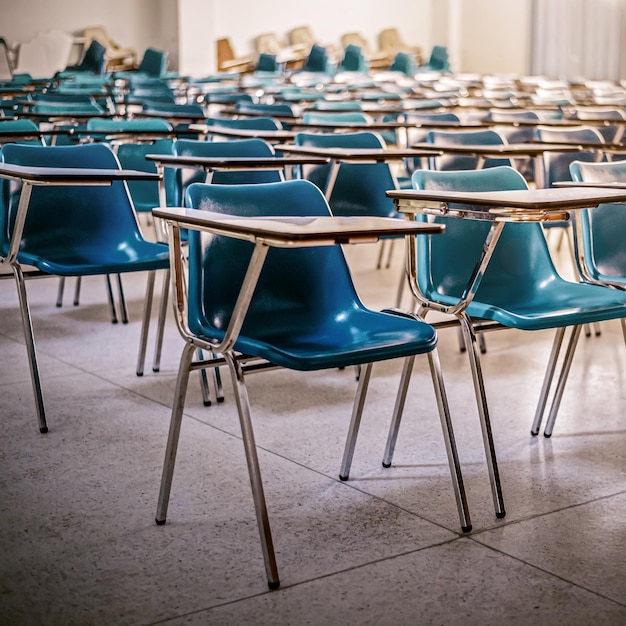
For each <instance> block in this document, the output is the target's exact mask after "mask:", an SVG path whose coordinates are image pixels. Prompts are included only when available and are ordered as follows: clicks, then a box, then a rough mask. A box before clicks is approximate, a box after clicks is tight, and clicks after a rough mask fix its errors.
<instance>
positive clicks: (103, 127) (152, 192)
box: [87, 118, 181, 213]
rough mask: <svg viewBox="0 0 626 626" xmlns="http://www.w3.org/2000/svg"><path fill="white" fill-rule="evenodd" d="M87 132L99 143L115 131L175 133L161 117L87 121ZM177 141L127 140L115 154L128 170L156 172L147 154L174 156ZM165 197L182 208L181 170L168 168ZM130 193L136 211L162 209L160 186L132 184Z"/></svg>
mask: <svg viewBox="0 0 626 626" xmlns="http://www.w3.org/2000/svg"><path fill="white" fill-rule="evenodd" d="M87 130H88V131H92V132H93V135H92V136H95V138H96V139H98V140H103V139H104V138H105V137H106V134H107V132H109V133H110V132H111V131H118V130H119V131H129V132H132V131H133V130H141V131H151V130H155V131H171V130H172V125H171V124H169V123H168V122H166V121H165V120H164V119H160V118H149V119H130V120H109V119H101V118H92V119H89V120H87ZM173 144H174V141H173V139H171V138H168V137H166V138H163V139H156V140H152V141H148V142H146V141H143V142H142V141H141V139H138V140H137V141H136V142H134V141H125V142H123V143H120V144H118V145H117V147H116V149H115V152H116V154H117V158H118V160H119V162H120V165H121V166H122V167H123V168H124V169H129V170H140V171H142V172H156V171H157V168H156V164H155V163H154V162H153V161H148V160H147V159H146V154H172V152H173ZM164 178H165V197H166V203H167V206H180V204H181V192H180V174H179V172H178V170H177V169H174V168H165V172H164ZM127 184H128V190H129V191H130V197H131V198H132V201H133V205H134V207H135V211H138V212H140V213H147V212H150V211H151V210H152V209H153V208H154V207H156V206H159V204H160V202H159V186H158V183H156V182H153V181H128V183H127Z"/></svg>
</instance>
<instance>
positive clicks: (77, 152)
mask: <svg viewBox="0 0 626 626" xmlns="http://www.w3.org/2000/svg"><path fill="white" fill-rule="evenodd" d="M0 159H1V160H2V162H4V163H11V164H14V165H24V166H42V167H56V168H58V167H71V168H90V169H120V166H119V162H118V160H117V158H116V157H115V155H114V154H113V152H112V151H111V149H110V148H109V147H108V146H107V145H105V144H86V145H79V146H59V147H56V146H22V145H16V144H6V145H4V146H3V147H2V149H1V150H0ZM20 192H21V189H19V188H18V189H15V190H13V192H12V193H11V196H10V198H9V202H8V205H7V207H6V208H7V210H6V211H3V212H2V214H1V215H0V255H2V256H6V254H7V252H8V246H9V241H10V235H11V232H12V229H13V221H14V219H15V214H16V211H17V206H18V202H19V198H20V195H21V193H20ZM23 265H25V266H32V267H34V268H36V269H37V270H39V271H41V272H43V273H44V274H50V275H54V276H97V275H107V274H120V273H125V272H139V271H148V283H147V284H148V287H147V291H146V298H145V309H144V316H143V322H142V331H141V341H140V354H141V352H142V350H144V351H145V342H146V339H147V333H148V326H149V322H150V308H151V304H152V294H153V288H154V280H155V276H156V270H160V269H164V270H168V268H169V254H168V249H167V246H166V245H164V244H162V243H153V242H150V241H146V240H145V239H144V238H143V235H142V234H141V230H140V229H139V224H138V223H137V217H136V215H135V212H134V210H133V205H132V202H131V200H130V197H129V195H128V191H127V188H126V186H125V185H124V182H123V181H114V182H113V183H112V184H111V185H104V186H74V185H70V186H36V187H34V188H33V189H32V193H31V196H30V201H29V205H28V214H27V218H26V223H25V226H24V232H23V236H22V240H21V245H20V249H19V252H18V254H17V262H16V265H15V266H14V273H15V278H16V282H17V287H18V292H19V294H20V308H21V313H22V318H23V321H24V329H25V331H24V332H25V335H26V337H25V339H26V344H27V346H29V349H28V356H29V360H30V365H31V374H32V379H33V389H34V392H35V400H36V404H37V411H38V416H39V427H40V430H41V432H47V424H46V420H45V411H44V404H43V397H42V393H41V388H40V383H39V373H38V366H37V356H36V351H35V340H34V336H33V334H32V324H31V317H30V311H29V307H28V300H27V296H26V286H25V283H24V278H23V274H22V271H21V266H23Z"/></svg>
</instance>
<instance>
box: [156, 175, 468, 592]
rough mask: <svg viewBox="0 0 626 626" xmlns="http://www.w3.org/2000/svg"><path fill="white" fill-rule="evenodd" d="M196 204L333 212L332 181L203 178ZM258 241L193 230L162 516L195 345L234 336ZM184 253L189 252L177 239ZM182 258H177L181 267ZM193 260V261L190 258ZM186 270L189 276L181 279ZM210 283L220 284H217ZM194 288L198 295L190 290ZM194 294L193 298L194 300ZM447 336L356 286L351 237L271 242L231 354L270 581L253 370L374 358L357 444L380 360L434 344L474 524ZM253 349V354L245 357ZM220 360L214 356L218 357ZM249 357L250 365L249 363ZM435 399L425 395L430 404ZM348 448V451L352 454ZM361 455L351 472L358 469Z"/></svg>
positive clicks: (445, 417)
mask: <svg viewBox="0 0 626 626" xmlns="http://www.w3.org/2000/svg"><path fill="white" fill-rule="evenodd" d="M186 201H187V205H188V206H190V207H192V208H194V209H196V210H199V211H200V210H207V209H208V210H210V211H213V212H218V213H222V214H227V215H236V216H241V217H258V216H303V217H306V218H307V219H311V218H314V217H327V216H329V215H330V210H329V207H328V204H327V203H326V201H325V200H324V197H323V195H322V194H321V192H320V191H319V190H318V189H317V188H316V187H315V186H314V185H312V184H311V183H309V182H307V181H303V180H296V181H287V182H282V183H274V184H260V185H203V184H198V185H192V186H191V187H189V189H188V190H187V199H186ZM252 248H253V247H252V246H251V245H250V244H249V243H248V242H244V241H240V240H235V239H232V238H228V237H223V236H211V237H205V236H201V235H200V233H199V232H198V231H191V232H190V235H189V274H188V277H189V281H188V285H187V283H186V280H185V277H184V276H183V275H181V276H179V277H178V278H177V280H176V284H179V285H180V289H179V290H178V291H177V295H176V297H177V300H178V302H179V305H178V306H179V307H181V308H180V309H179V310H181V311H182V310H183V308H184V310H185V311H186V315H185V316H184V317H183V318H182V319H180V320H179V328H180V330H181V332H182V333H183V335H184V337H185V347H184V349H183V353H182V356H181V360H180V366H179V370H178V372H179V373H178V381H177V385H176V397H175V398H174V400H173V404H172V406H173V410H172V417H171V424H170V430H169V437H168V442H167V449H166V453H165V463H164V468H163V474H162V479H161V489H160V492H159V499H158V506H157V514H156V522H157V524H164V523H165V522H166V516H167V509H168V503H169V498H170V491H171V484H172V478H173V474H174V465H175V458H176V452H177V447H178V440H179V433H180V428H181V422H182V418H183V410H184V403H185V396H186V388H187V381H188V377H189V371H190V368H191V366H192V358H193V354H194V350H196V349H197V348H201V349H203V350H206V351H215V349H216V347H219V344H220V342H221V341H222V339H223V338H224V335H225V329H226V328H227V326H228V324H229V321H230V319H231V316H232V314H233V310H234V306H235V301H236V299H237V297H238V294H239V289H240V286H241V282H242V280H243V277H244V275H245V273H246V269H247V267H248V264H249V262H250V260H251V256H252ZM173 254H174V255H177V254H178V252H176V251H174V252H173ZM178 269H179V268H177V271H178ZM180 269H182V268H180ZM179 281H180V282H179ZM206 286H210V289H207V288H206ZM186 294H188V297H187V296H186ZM185 302H186V306H184V307H183V303H185ZM436 343H437V336H436V334H435V332H434V330H433V328H432V327H431V326H430V325H428V324H426V323H424V322H423V321H421V320H419V319H417V318H415V317H412V316H407V315H394V314H391V313H388V312H379V311H374V310H371V309H368V308H366V307H365V306H364V305H363V303H362V302H361V300H360V299H359V297H358V295H357V292H356V290H355V288H354V285H353V282H352V278H351V275H350V270H349V268H348V265H347V263H346V260H345V257H344V255H343V253H342V250H341V247H340V246H316V247H309V248H295V249H288V248H281V249H279V248H273V247H272V248H270V249H269V251H268V254H267V257H266V260H265V263H264V265H263V271H262V273H261V276H260V279H259V282H258V284H257V286H256V288H255V290H254V294H253V296H252V300H251V303H250V306H249V308H248V310H247V313H246V315H245V319H244V320H243V325H242V328H241V332H240V333H239V334H238V336H236V337H235V339H234V345H233V346H232V348H227V349H225V350H224V352H223V353H222V354H221V356H222V357H223V360H225V361H226V363H227V364H228V366H229V370H230V372H231V377H232V382H233V388H234V393H235V395H236V398H237V407H238V411H239V418H240V424H241V433H242V439H243V444H244V448H245V453H246V459H247V462H248V471H249V476H250V483H251V487H252V495H253V500H254V503H255V510H256V514H257V520H258V525H259V534H260V538H261V545H262V552H263V556H264V559H265V567H266V573H267V580H268V585H269V587H270V588H271V589H276V588H278V586H279V585H280V580H279V575H278V568H277V563H276V556H275V554H274V548H273V542H272V535H271V528H270V522H269V517H268V512H267V506H266V501H265V496H264V489H263V483H262V479H261V472H260V468H259V463H258V458H257V452H256V445H255V440H254V433H253V426H252V420H251V414H250V405H249V402H248V395H247V391H246V382H245V372H246V371H252V370H254V369H255V366H257V367H256V369H257V371H260V370H261V369H262V368H263V364H265V365H270V366H271V367H281V368H286V369H290V370H297V371H305V372H306V371H313V370H322V369H335V368H339V367H346V366H351V365H362V366H363V367H364V369H365V370H366V373H365V374H363V375H362V376H361V380H360V383H359V387H358V391H357V397H356V400H355V404H354V411H353V419H352V424H351V426H350V428H349V432H350V435H349V437H348V443H347V445H346V450H348V451H350V452H351V448H353V447H354V439H355V437H356V430H357V428H358V422H359V416H360V413H361V408H362V406H363V403H364V400H365V393H366V390H367V383H368V380H369V377H370V372H371V368H372V363H374V362H378V361H383V360H387V359H395V358H403V359H406V361H405V363H406V366H405V372H404V374H405V375H406V376H408V375H409V374H410V367H411V366H412V364H413V360H414V358H415V356H417V355H420V354H426V355H428V358H429V361H430V366H431V374H432V378H433V384H434V386H435V390H436V396H437V398H439V399H440V400H441V402H440V403H439V404H438V406H439V410H440V418H441V422H442V427H443V434H444V438H445V441H446V450H447V452H448V460H449V464H450V468H451V474H452V481H453V485H454V493H455V496H456V501H457V504H458V509H459V516H460V520H461V526H462V529H463V531H468V530H470V529H471V522H470V519H469V511H468V509H467V504H466V499H465V494H464V489H463V482H462V477H461V470H460V466H459V463H458V457H457V454H456V447H455V443H454V436H453V431H452V424H451V422H450V418H449V411H448V407H447V402H446V399H445V391H444V389H443V379H442V376H441V371H440V368H439V362H438V357H437V351H436ZM242 355H245V357H242ZM208 363H210V361H209V362H207V364H208ZM245 363H247V365H246V364H245ZM421 410H423V407H421ZM344 460H345V456H344ZM348 471H349V463H343V467H342V472H341V477H342V478H343V479H347V478H348Z"/></svg>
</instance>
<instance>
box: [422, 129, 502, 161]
mask: <svg viewBox="0 0 626 626" xmlns="http://www.w3.org/2000/svg"><path fill="white" fill-rule="evenodd" d="M426 142H427V143H430V144H433V145H434V146H442V147H445V146H463V145H481V146H483V145H487V146H493V145H502V144H504V139H503V138H502V136H501V135H500V134H499V133H498V132H496V131H495V130H490V129H486V130H459V129H455V130H431V131H430V132H429V133H427V135H426ZM478 164H479V159H478V157H475V156H471V155H463V154H443V155H442V156H438V157H431V158H430V168H431V169H435V170H443V171H448V170H470V169H476V168H477V167H478ZM502 165H511V160H510V159H495V158H487V159H484V163H483V165H482V167H483V168H489V167H498V166H502Z"/></svg>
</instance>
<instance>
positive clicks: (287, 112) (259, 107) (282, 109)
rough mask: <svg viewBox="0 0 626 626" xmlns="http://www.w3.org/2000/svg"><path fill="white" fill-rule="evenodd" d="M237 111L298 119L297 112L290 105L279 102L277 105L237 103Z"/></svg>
mask: <svg viewBox="0 0 626 626" xmlns="http://www.w3.org/2000/svg"><path fill="white" fill-rule="evenodd" d="M235 111H238V112H240V113H263V114H264V115H269V116H270V117H271V116H272V115H284V116H287V117H296V114H295V111H294V110H293V107H292V106H291V105H290V104H287V103H283V102H279V103H275V104H256V103H253V102H237V104H235Z"/></svg>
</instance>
